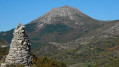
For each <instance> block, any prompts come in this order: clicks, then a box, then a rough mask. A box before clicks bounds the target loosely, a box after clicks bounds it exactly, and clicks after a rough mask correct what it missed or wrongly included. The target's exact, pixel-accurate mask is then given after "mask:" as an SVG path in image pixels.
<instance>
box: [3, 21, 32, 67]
mask: <svg viewBox="0 0 119 67" xmlns="http://www.w3.org/2000/svg"><path fill="white" fill-rule="evenodd" d="M24 28H25V27H24V26H22V25H21V24H20V23H19V24H18V26H17V28H16V29H15V30H14V33H13V39H12V42H11V44H10V50H9V54H8V55H7V56H6V59H5V63H2V64H1V67H5V65H10V64H24V65H26V66H27V65H29V64H30V63H31V62H32V56H31V52H30V43H29V37H28V35H27V34H26V33H25V29H24Z"/></svg>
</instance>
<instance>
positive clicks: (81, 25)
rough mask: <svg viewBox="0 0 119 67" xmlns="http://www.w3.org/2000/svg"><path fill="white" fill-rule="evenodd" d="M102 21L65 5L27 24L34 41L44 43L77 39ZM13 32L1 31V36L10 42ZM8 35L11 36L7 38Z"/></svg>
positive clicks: (98, 25)
mask: <svg viewBox="0 0 119 67" xmlns="http://www.w3.org/2000/svg"><path fill="white" fill-rule="evenodd" d="M101 23H102V21H98V20H95V19H92V18H90V17H88V16H87V15H85V14H83V13H82V12H80V11H79V10H78V9H76V8H73V7H69V6H63V7H58V8H54V9H52V10H50V11H49V12H48V13H46V14H44V15H43V16H41V17H39V18H37V19H35V20H33V21H32V22H30V23H29V24H27V25H25V26H26V31H27V32H28V34H29V36H30V38H31V40H32V42H34V41H35V42H39V43H44V42H62V41H63V42H68V41H71V40H75V39H77V38H79V37H80V36H82V35H84V34H86V33H88V32H89V31H91V30H94V29H96V28H99V27H100V26H101V25H102V24H101ZM12 32H13V30H12V31H10V34H8V35H7V34H6V35H5V36H4V35H3V34H4V33H1V34H0V36H1V37H2V39H5V40H7V41H8V42H10V40H11V39H10V38H11V36H12V34H11V33H12ZM5 33H6V32H5ZM7 33H9V32H7ZM36 33H37V34H36ZM6 36H8V37H9V38H8V39H6V38H7V37H6Z"/></svg>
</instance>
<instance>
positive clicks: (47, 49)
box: [0, 6, 119, 67]
mask: <svg viewBox="0 0 119 67" xmlns="http://www.w3.org/2000/svg"><path fill="white" fill-rule="evenodd" d="M25 26H26V27H25V29H26V31H27V33H28V35H29V37H30V41H31V48H32V51H33V53H35V55H37V56H38V57H43V56H47V57H49V58H56V59H58V60H59V61H64V62H66V63H67V64H68V65H71V66H72V65H73V66H77V65H86V66H87V65H93V66H95V65H99V66H100V65H102V66H104V65H107V64H109V63H111V62H110V61H108V60H110V59H109V58H112V60H115V59H118V51H119V47H118V44H119V41H118V40H119V20H114V21H100V20H96V19H93V18H91V17H89V16H87V15H85V14H84V13H82V12H81V11H79V10H78V9H76V8H73V7H69V6H63V7H58V8H53V9H51V10H50V11H49V12H47V13H46V14H44V15H43V16H41V17H39V18H37V19H35V20H33V21H31V22H30V23H28V24H26V25H25ZM13 30H14V29H12V30H10V31H6V32H0V39H1V40H4V41H6V43H10V42H11V39H12V36H13V35H12V33H13ZM105 57H106V58H105ZM115 57H116V58H115ZM97 67H98V66H97Z"/></svg>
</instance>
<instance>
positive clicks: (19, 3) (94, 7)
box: [0, 0, 119, 31]
mask: <svg viewBox="0 0 119 67" xmlns="http://www.w3.org/2000/svg"><path fill="white" fill-rule="evenodd" d="M64 5H68V6H71V7H75V8H77V9H79V10H80V11H81V12H83V13H85V14H86V15H88V16H90V17H92V18H94V19H98V20H119V0H0V31H7V30H10V29H12V28H15V27H16V26H17V23H18V22H21V23H22V24H23V25H24V24H27V23H29V22H30V21H32V20H34V19H36V18H38V17H40V16H41V15H43V14H45V13H46V12H48V11H49V10H51V9H52V8H56V7H61V6H64Z"/></svg>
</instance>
